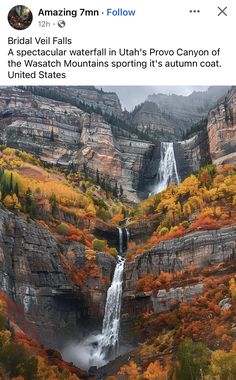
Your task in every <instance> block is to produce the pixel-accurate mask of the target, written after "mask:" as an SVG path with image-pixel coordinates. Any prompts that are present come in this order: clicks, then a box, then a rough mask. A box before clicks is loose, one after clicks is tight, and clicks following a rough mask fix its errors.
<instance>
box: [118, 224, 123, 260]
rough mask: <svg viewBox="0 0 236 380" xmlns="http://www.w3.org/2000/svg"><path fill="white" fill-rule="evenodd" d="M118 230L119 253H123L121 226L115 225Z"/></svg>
mask: <svg viewBox="0 0 236 380" xmlns="http://www.w3.org/2000/svg"><path fill="white" fill-rule="evenodd" d="M117 229H118V231H119V254H120V255H122V253H123V230H122V228H121V227H117Z"/></svg>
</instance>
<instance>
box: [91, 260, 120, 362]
mask: <svg viewBox="0 0 236 380" xmlns="http://www.w3.org/2000/svg"><path fill="white" fill-rule="evenodd" d="M124 263H125V261H124V259H123V258H122V257H121V256H118V261H117V264H116V268H115V272H114V276H113V280H112V283H111V286H110V288H109V289H108V292H107V299H106V307H105V314H104V318H103V326H102V333H101V335H100V339H99V340H98V346H97V350H95V351H94V353H93V356H92V358H91V359H92V362H93V363H94V364H93V365H96V364H98V363H101V362H106V361H107V360H109V359H112V358H114V357H115V355H116V353H117V349H118V346H119V332H120V310H121V298H122V283H123V271H124Z"/></svg>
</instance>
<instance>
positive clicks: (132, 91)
mask: <svg viewBox="0 0 236 380" xmlns="http://www.w3.org/2000/svg"><path fill="white" fill-rule="evenodd" d="M97 87H98V88H101V87H102V89H103V90H104V91H114V92H116V93H117V95H118V96H119V98H120V101H121V104H122V107H123V108H126V109H127V110H128V111H131V110H132V109H133V108H134V107H135V106H136V105H137V104H140V103H142V102H144V100H146V98H147V96H148V95H151V94H154V93H155V94H158V93H160V92H161V93H163V94H177V95H189V94H191V93H192V92H193V91H206V90H207V89H208V86H155V87H154V86H97Z"/></svg>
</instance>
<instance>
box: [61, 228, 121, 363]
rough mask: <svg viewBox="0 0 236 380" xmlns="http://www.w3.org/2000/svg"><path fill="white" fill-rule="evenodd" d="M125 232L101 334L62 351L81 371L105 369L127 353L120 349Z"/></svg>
mask: <svg viewBox="0 0 236 380" xmlns="http://www.w3.org/2000/svg"><path fill="white" fill-rule="evenodd" d="M123 230H126V234H127V239H128V231H127V229H122V228H118V231H119V255H118V258H117V264H116V267H115V271H114V275H113V279H112V283H111V286H110V287H109V289H108V291H107V297H106V306H105V313H104V318H103V324H102V332H101V333H98V334H96V333H91V334H90V335H89V336H87V337H86V338H84V339H83V340H82V341H80V342H78V343H75V342H72V343H70V344H68V345H67V346H66V347H65V348H64V349H63V350H62V356H63V359H65V360H66V361H70V362H73V363H74V364H75V365H77V366H78V367H80V368H82V369H89V368H90V367H102V366H103V365H105V364H106V363H108V362H109V361H110V360H112V359H115V357H116V356H117V355H119V354H122V353H125V352H127V351H128V350H127V349H126V350H125V348H124V347H123V348H121V347H119V333H120V311H121V300H122V284H123V271H124V264H125V259H124V258H123V256H122V255H123Z"/></svg>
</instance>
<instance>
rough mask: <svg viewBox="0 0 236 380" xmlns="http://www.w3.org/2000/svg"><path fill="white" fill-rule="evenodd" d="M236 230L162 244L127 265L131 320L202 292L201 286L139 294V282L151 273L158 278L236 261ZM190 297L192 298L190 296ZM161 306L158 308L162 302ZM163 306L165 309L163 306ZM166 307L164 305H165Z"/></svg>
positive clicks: (126, 299)
mask: <svg viewBox="0 0 236 380" xmlns="http://www.w3.org/2000/svg"><path fill="white" fill-rule="evenodd" d="M235 255H236V227H235V226H232V227H227V228H222V229H219V230H214V231H199V232H194V233H190V234H188V235H186V236H184V237H181V238H178V239H172V240H167V241H163V242H161V243H159V244H158V245H157V246H155V247H153V248H152V249H151V250H150V251H148V252H146V253H144V254H142V255H140V256H138V257H137V258H136V259H135V260H134V261H132V262H126V264H125V272H124V292H123V299H124V303H123V314H124V318H130V317H132V316H134V315H136V316H137V314H138V313H143V312H144V311H150V310H152V311H153V310H154V311H155V310H159V311H162V310H163V308H167V306H168V305H169V304H170V303H171V302H170V300H171V299H172V298H175V299H176V300H178V299H180V298H181V294H182V296H183V299H185V298H188V295H189V294H197V293H200V292H201V289H202V288H201V286H200V285H198V286H197V287H196V288H195V287H194V289H180V290H178V291H177V290H173V289H172V290H170V291H168V292H163V291H159V292H158V294H157V295H155V296H153V295H152V292H149V293H141V294H140V293H139V292H138V291H137V289H136V283H137V281H138V280H139V279H140V278H142V277H143V276H145V275H146V274H148V273H153V274H154V276H158V275H159V274H160V272H161V271H163V272H176V271H180V270H183V269H186V268H189V267H192V268H203V267H206V266H208V265H210V264H214V263H217V262H224V261H227V260H229V259H232V258H235ZM189 297H190V296H189ZM159 302H160V305H159V306H158V303H159ZM161 305H162V306H161ZM163 305H164V306H163Z"/></svg>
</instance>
